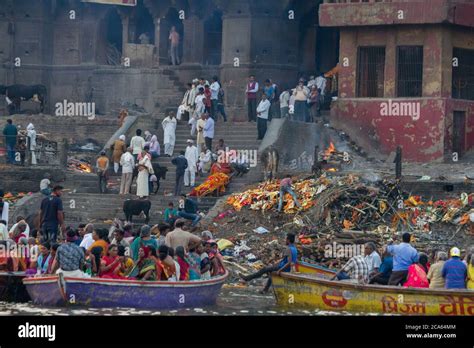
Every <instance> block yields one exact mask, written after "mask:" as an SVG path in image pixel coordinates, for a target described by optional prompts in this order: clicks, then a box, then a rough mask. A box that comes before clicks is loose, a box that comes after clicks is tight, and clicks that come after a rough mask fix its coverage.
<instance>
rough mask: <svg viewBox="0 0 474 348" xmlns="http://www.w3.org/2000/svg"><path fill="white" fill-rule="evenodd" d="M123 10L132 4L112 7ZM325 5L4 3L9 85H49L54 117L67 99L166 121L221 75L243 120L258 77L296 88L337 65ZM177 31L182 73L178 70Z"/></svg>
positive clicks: (160, 0) (296, 0)
mask: <svg viewBox="0 0 474 348" xmlns="http://www.w3.org/2000/svg"><path fill="white" fill-rule="evenodd" d="M99 2H101V3H102V4H99ZM122 2H123V3H128V5H133V6H121V5H113V4H110V3H122ZM320 2H321V1H317V0H315V1H309V0H308V1H302V0H272V1H268V0H138V1H135V0H128V1H122V0H85V1H79V0H0V35H1V38H2V39H1V40H0V64H1V65H0V84H8V85H10V84H14V83H21V84H44V85H46V86H47V88H48V92H49V93H48V99H47V109H46V111H47V112H50V113H54V104H55V103H57V102H62V101H63V100H65V99H66V100H68V101H72V102H95V103H96V106H97V108H98V109H99V111H100V112H102V113H107V112H110V111H112V110H114V109H115V108H117V107H119V106H120V105H121V104H123V103H132V104H137V105H139V106H142V107H144V108H145V109H146V110H147V111H149V112H153V113H154V114H158V113H161V112H164V111H165V109H166V108H168V107H176V106H177V104H176V103H177V102H179V97H180V96H181V93H182V92H183V90H182V87H183V86H184V84H185V83H186V82H190V80H191V79H192V78H194V77H199V76H203V77H206V78H207V79H210V77H211V76H212V75H214V74H216V75H218V76H219V77H220V79H221V81H222V82H223V85H224V87H225V88H226V97H227V98H226V99H227V100H226V104H227V108H228V109H229V111H230V114H231V118H232V119H234V120H244V119H246V110H245V108H244V106H245V105H244V103H245V95H244V90H245V83H246V78H247V76H248V75H249V74H251V73H252V74H255V75H256V76H257V79H258V80H259V81H260V82H263V81H264V80H265V79H267V78H272V79H273V80H274V81H275V82H276V83H278V84H279V85H288V86H293V85H294V84H295V82H296V80H297V78H298V77H299V76H300V75H303V74H304V75H309V74H314V73H315V72H316V71H317V70H321V71H327V70H329V69H331V68H332V67H333V66H334V65H335V64H336V63H337V59H338V40H339V38H338V30H337V29H333V28H329V29H327V28H320V27H319V25H318V8H319V3H320ZM104 3H109V4H104ZM171 26H175V27H176V28H177V31H178V32H179V33H180V35H181V38H182V40H181V44H180V49H179V51H180V55H181V58H182V64H181V65H179V66H170V65H169V64H170V62H169V40H168V36H169V31H170V28H171ZM143 33H146V34H147V36H148V38H147V40H141V38H140V37H141V35H142V34H143ZM18 58H19V59H20V60H18ZM177 86H178V87H180V88H178V89H177V88H176V87H177ZM0 105H1V107H2V108H4V107H5V105H4V102H3V101H2V103H1V104H0ZM2 111H3V112H4V110H2Z"/></svg>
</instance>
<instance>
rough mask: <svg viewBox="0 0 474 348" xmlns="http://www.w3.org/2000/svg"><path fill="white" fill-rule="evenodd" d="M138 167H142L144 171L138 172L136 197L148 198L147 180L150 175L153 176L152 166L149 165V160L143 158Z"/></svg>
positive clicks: (145, 157) (146, 157)
mask: <svg viewBox="0 0 474 348" xmlns="http://www.w3.org/2000/svg"><path fill="white" fill-rule="evenodd" d="M138 165H139V166H144V167H145V169H143V170H140V171H139V172H138V177H137V196H138V197H148V196H149V195H150V192H149V186H148V179H149V176H150V174H153V166H152V165H151V161H150V158H149V157H148V156H144V157H143V158H142V159H141V160H140V161H139V162H138Z"/></svg>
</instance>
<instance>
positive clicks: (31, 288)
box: [23, 276, 66, 307]
mask: <svg viewBox="0 0 474 348" xmlns="http://www.w3.org/2000/svg"><path fill="white" fill-rule="evenodd" d="M23 284H25V287H26V290H27V291H28V294H29V295H30V297H31V300H32V301H33V303H34V304H39V305H43V306H53V307H54V306H61V305H64V304H65V303H66V301H65V299H66V297H65V294H64V292H63V289H62V287H61V286H60V281H59V277H58V276H51V277H40V278H25V279H23Z"/></svg>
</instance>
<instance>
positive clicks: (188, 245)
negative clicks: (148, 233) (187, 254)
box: [165, 219, 201, 251]
mask: <svg viewBox="0 0 474 348" xmlns="http://www.w3.org/2000/svg"><path fill="white" fill-rule="evenodd" d="M184 224H185V220H183V219H178V220H177V221H176V223H175V225H174V226H175V229H174V230H173V232H168V233H167V234H166V239H165V244H166V245H167V246H169V247H171V248H173V250H176V248H177V247H179V246H182V247H183V248H184V250H186V251H188V250H189V249H193V248H195V247H196V245H198V244H199V243H201V238H199V237H198V236H195V235H194V234H192V233H190V232H187V231H183V226H184Z"/></svg>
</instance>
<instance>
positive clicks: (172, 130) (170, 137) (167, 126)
mask: <svg viewBox="0 0 474 348" xmlns="http://www.w3.org/2000/svg"><path fill="white" fill-rule="evenodd" d="M161 125H162V127H163V131H164V137H163V143H164V144H165V153H166V154H167V155H170V156H171V155H172V154H173V152H171V153H168V152H167V148H166V144H169V145H171V146H173V147H174V144H175V141H176V125H177V121H176V119H175V118H173V119H172V118H171V117H169V116H167V117H166V118H165V119H164V120H163V122H161ZM169 150H170V147H169V146H168V151H169Z"/></svg>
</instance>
